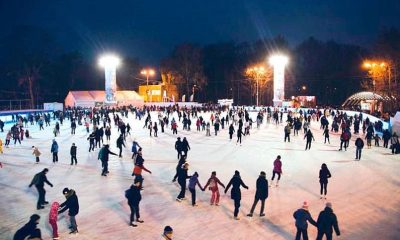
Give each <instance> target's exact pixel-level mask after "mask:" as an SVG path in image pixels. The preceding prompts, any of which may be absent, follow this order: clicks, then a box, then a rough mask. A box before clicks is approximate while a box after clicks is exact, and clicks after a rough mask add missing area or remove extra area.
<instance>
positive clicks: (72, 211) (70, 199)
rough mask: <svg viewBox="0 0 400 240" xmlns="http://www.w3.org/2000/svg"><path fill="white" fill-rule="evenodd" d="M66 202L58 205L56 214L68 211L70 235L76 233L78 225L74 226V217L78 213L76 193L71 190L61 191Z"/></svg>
mask: <svg viewBox="0 0 400 240" xmlns="http://www.w3.org/2000/svg"><path fill="white" fill-rule="evenodd" d="M62 193H63V195H64V196H65V198H66V200H65V202H63V203H62V204H61V205H60V208H61V209H60V210H59V211H58V214H61V213H63V212H65V211H66V210H67V209H68V216H69V221H70V224H71V226H70V229H71V232H70V234H74V233H78V225H77V224H76V219H75V217H76V215H78V213H79V201H78V196H77V195H76V192H75V191H74V190H73V189H68V188H64V189H63V191H62Z"/></svg>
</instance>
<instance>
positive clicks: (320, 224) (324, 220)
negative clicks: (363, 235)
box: [317, 202, 340, 240]
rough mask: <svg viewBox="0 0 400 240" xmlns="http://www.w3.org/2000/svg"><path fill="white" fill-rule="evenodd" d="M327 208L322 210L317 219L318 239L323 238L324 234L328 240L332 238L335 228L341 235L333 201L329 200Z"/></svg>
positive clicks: (338, 234)
mask: <svg viewBox="0 0 400 240" xmlns="http://www.w3.org/2000/svg"><path fill="white" fill-rule="evenodd" d="M325 206H326V207H325V209H324V210H323V211H322V212H320V214H319V216H318V220H317V228H318V235H317V240H322V238H323V237H324V235H325V236H326V239H327V240H331V239H332V234H333V230H332V228H333V229H334V230H335V233H336V235H337V236H340V230H339V224H338V221H337V217H336V215H335V214H334V213H333V210H332V203H330V202H327V203H326V205H325Z"/></svg>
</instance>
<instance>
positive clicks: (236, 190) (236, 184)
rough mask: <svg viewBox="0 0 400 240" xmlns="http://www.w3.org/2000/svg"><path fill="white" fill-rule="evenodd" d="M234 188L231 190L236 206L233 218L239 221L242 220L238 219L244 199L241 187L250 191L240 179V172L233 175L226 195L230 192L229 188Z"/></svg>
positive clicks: (226, 189)
mask: <svg viewBox="0 0 400 240" xmlns="http://www.w3.org/2000/svg"><path fill="white" fill-rule="evenodd" d="M231 186H232V190H231V199H232V200H233V201H234V205H235V210H234V212H233V216H234V218H235V220H239V219H240V218H239V217H238V213H239V208H240V200H241V199H242V194H241V191H240V186H242V187H244V188H246V189H249V187H248V186H246V184H244V182H243V181H242V179H241V178H240V173H239V171H238V170H236V171H235V174H234V175H233V177H232V179H231V180H230V181H229V183H228V185H227V186H226V188H225V194H226V192H227V191H228V190H229V188H230V187H231Z"/></svg>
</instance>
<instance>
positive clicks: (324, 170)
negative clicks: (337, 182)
mask: <svg viewBox="0 0 400 240" xmlns="http://www.w3.org/2000/svg"><path fill="white" fill-rule="evenodd" d="M331 176H332V175H331V172H330V171H329V169H328V167H327V166H326V164H325V163H323V164H322V165H321V170H319V183H320V186H321V190H320V193H321V199H322V197H324V198H325V199H326V194H327V192H328V178H330V177H331ZM322 193H324V194H323V195H322Z"/></svg>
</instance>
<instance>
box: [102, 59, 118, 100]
mask: <svg viewBox="0 0 400 240" xmlns="http://www.w3.org/2000/svg"><path fill="white" fill-rule="evenodd" d="M104 76H105V80H106V81H105V88H106V89H105V92H106V99H105V102H106V103H115V102H116V92H117V71H116V66H115V65H114V66H113V65H107V66H105V67H104Z"/></svg>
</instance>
